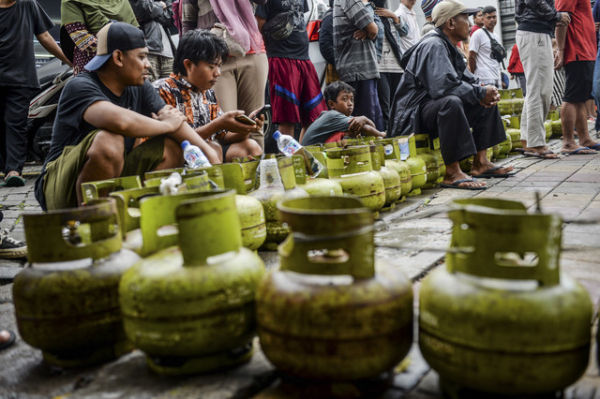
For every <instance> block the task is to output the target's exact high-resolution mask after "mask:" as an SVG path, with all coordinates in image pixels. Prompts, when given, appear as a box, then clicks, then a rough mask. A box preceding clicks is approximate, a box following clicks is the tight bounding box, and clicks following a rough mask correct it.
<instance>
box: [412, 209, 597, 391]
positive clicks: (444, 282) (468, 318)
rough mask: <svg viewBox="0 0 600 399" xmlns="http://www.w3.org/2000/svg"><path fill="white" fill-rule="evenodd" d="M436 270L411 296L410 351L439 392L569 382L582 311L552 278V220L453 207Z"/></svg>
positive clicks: (567, 283)
mask: <svg viewBox="0 0 600 399" xmlns="http://www.w3.org/2000/svg"><path fill="white" fill-rule="evenodd" d="M449 217H450V219H451V220H452V222H453V228H452V238H451V242H450V248H451V249H453V250H454V251H455V252H449V253H448V254H447V255H446V265H445V266H443V267H440V268H438V269H437V270H435V271H433V272H432V273H430V274H429V275H428V276H427V277H426V278H425V279H424V280H423V282H422V285H421V290H420V293H419V298H420V301H419V302H420V303H419V309H420V310H419V345H420V348H421V352H422V354H423V356H424V357H425V359H426V360H427V362H428V363H429V364H430V365H431V367H432V368H433V369H435V370H436V371H437V372H438V373H439V375H440V381H441V383H442V387H443V389H444V390H445V391H447V392H450V393H452V392H454V393H456V392H459V391H464V390H473V391H480V392H481V393H480V394H479V395H476V396H475V397H482V398H483V397H489V395H490V394H504V395H513V396H514V397H523V396H525V395H534V394H549V393H553V392H554V391H558V390H562V389H564V388H565V387H566V386H568V385H570V384H572V383H573V382H575V381H576V380H577V379H578V378H579V377H580V376H581V375H582V374H583V372H584V371H585V369H586V367H587V364H588V358H589V349H590V335H591V334H590V322H591V318H592V310H593V309H592V303H591V301H590V298H589V295H588V293H587V291H586V290H585V289H584V288H583V287H582V286H581V285H580V284H578V283H577V282H576V281H575V280H573V279H572V278H570V277H569V276H567V275H566V274H565V273H561V271H560V267H559V258H560V252H561V251H560V246H561V230H562V220H561V219H560V217H558V216H556V215H550V214H543V213H535V214H529V213H527V211H526V208H525V206H524V205H523V204H521V203H519V202H513V201H505V200H499V199H484V198H480V199H467V200H460V201H456V202H455V205H454V206H453V209H452V210H451V211H450V212H449Z"/></svg>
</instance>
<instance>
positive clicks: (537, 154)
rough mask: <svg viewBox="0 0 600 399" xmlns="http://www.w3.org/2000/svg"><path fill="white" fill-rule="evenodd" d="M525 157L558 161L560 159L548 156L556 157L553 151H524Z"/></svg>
mask: <svg viewBox="0 0 600 399" xmlns="http://www.w3.org/2000/svg"><path fill="white" fill-rule="evenodd" d="M523 155H525V156H526V157H532V158H541V159H558V157H549V156H548V155H556V154H554V153H553V152H552V151H544V152H535V151H523Z"/></svg>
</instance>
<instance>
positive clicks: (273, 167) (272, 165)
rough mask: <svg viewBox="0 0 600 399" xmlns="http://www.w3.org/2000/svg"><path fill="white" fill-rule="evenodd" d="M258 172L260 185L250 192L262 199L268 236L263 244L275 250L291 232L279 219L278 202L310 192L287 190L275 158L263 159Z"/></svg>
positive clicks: (252, 195)
mask: <svg viewBox="0 0 600 399" xmlns="http://www.w3.org/2000/svg"><path fill="white" fill-rule="evenodd" d="M292 173H293V170H292ZM258 174H259V175H260V176H259V180H260V185H259V187H258V189H256V190H255V191H253V192H251V193H250V196H251V197H254V198H256V199H257V200H259V201H260V203H261V204H262V206H263V209H264V212H265V220H266V226H267V238H266V239H265V242H264V244H263V246H264V247H265V249H268V250H274V249H275V248H276V247H277V244H279V243H280V242H281V241H283V240H284V239H285V237H287V235H288V234H289V229H288V227H287V226H284V225H283V223H282V222H281V220H280V219H279V213H278V212H277V203H278V202H279V201H281V200H282V199H286V198H301V197H307V196H308V194H307V193H306V191H304V190H300V189H297V190H290V191H286V190H285V187H284V184H283V182H282V179H281V175H280V169H279V166H278V162H277V159H275V158H270V159H263V160H261V161H260V170H259V172H258Z"/></svg>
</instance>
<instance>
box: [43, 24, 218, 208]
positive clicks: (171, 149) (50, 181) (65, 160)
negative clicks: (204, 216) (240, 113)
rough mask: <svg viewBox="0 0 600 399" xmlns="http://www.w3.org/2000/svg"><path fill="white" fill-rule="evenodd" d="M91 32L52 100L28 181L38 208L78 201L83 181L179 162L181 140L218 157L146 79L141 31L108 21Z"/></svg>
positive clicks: (212, 159) (212, 157) (72, 204)
mask: <svg viewBox="0 0 600 399" xmlns="http://www.w3.org/2000/svg"><path fill="white" fill-rule="evenodd" d="M97 37H98V51H97V52H96V56H95V57H94V58H92V60H91V61H90V62H89V63H88V64H87V65H86V66H85V69H86V70H87V71H88V72H83V73H80V74H78V75H77V76H76V77H74V78H73V79H72V80H71V81H69V83H67V85H66V86H65V88H64V90H63V92H62V94H61V96H60V100H59V102H58V110H57V113H56V119H55V121H54V127H53V131H52V141H51V144H50V150H49V152H48V156H47V158H46V162H45V163H44V168H43V170H42V174H41V175H40V177H39V178H38V179H37V181H36V183H35V196H36V198H37V200H38V202H39V203H40V205H41V206H42V208H43V209H49V210H53V209H61V208H69V207H75V206H78V205H80V204H81V202H82V196H81V183H84V182H88V181H95V180H104V179H110V178H114V177H119V176H121V175H123V176H128V175H140V174H143V173H144V172H148V171H150V170H154V169H167V168H174V167H177V166H183V156H182V152H181V149H180V146H179V143H181V142H182V141H183V140H188V141H189V142H191V143H192V144H195V145H197V146H199V147H200V148H201V149H202V151H204V153H205V154H206V156H207V158H208V159H209V160H210V162H213V163H215V162H216V163H218V162H219V158H218V157H217V154H216V152H215V150H213V149H212V148H211V147H209V146H208V145H207V144H206V142H205V141H204V140H202V138H201V137H200V136H199V135H198V134H197V133H196V132H194V130H193V129H192V128H191V127H190V126H189V125H188V124H187V123H185V119H186V118H185V116H184V115H183V114H182V113H181V112H179V111H178V110H177V109H175V108H173V107H171V106H167V105H165V103H164V101H163V100H162V99H161V98H160V96H159V95H158V94H157V92H156V91H155V90H154V88H153V87H152V84H151V83H150V82H149V81H147V80H145V77H146V75H147V74H148V69H149V68H150V63H149V62H148V58H147V57H148V48H147V47H146V42H145V40H144V34H143V32H142V31H141V30H139V29H138V28H136V27H134V26H132V25H129V24H126V23H123V22H111V23H109V24H107V25H105V26H104V27H103V28H102V29H100V31H98V35H97ZM145 138H149V139H148V140H146V141H143V140H142V139H145ZM142 141H143V142H142Z"/></svg>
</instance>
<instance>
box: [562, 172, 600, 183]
mask: <svg viewBox="0 0 600 399" xmlns="http://www.w3.org/2000/svg"><path fill="white" fill-rule="evenodd" d="M567 181H569V182H581V183H600V173H575V174H574V175H573V176H570V177H569V178H568V179H567Z"/></svg>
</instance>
